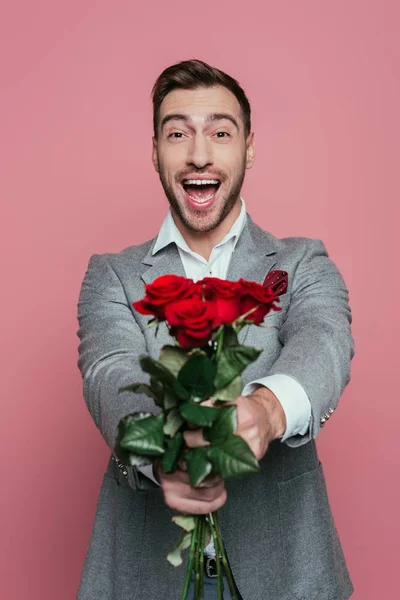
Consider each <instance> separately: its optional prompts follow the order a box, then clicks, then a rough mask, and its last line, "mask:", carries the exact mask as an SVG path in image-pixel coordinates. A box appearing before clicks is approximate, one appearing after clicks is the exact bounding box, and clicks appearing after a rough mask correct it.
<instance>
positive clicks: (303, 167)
mask: <svg viewBox="0 0 400 600" xmlns="http://www.w3.org/2000/svg"><path fill="white" fill-rule="evenodd" d="M399 16H400V10H399V4H398V3H397V2H396V0H393V2H390V1H382V0H375V1H369V2H366V1H363V0H357V1H356V0H355V1H349V0H340V1H339V0H335V2H321V1H319V0H318V1H317V0H315V1H302V2H287V1H282V0H280V2H272V1H270V0H268V1H265V0H263V1H262V2H261V1H259V2H254V1H251V0H250V1H248V2H246V3H244V4H243V3H242V2H236V1H232V0H230V1H229V2H228V1H217V2H216V1H215V0H213V1H212V2H210V1H209V0H207V1H205V2H201V3H198V4H197V5H195V4H188V3H187V2H183V1H182V0H172V1H170V2H164V3H162V2H159V3H157V5H156V4H155V3H151V2H147V3H138V2H134V1H133V0H132V1H131V2H128V1H126V0H120V1H118V2H105V1H99V0H97V1H96V2H87V1H82V0H80V1H79V2H77V1H76V0H75V1H69V2H50V1H45V0H42V1H39V0H38V1H36V2H29V1H25V2H22V1H21V0H14V1H13V2H9V3H8V7H7V9H6V14H5V15H4V14H3V15H2V17H1V18H0V22H1V29H2V31H1V32H0V44H1V52H0V61H1V67H2V68H1V80H0V81H1V94H0V102H1V111H0V119H1V121H2V123H1V128H0V131H1V134H0V136H1V160H0V169H1V178H0V180H1V184H0V185H1V188H2V189H1V196H0V197H1V201H2V219H1V221H2V226H3V233H2V235H1V236H0V240H1V244H2V250H1V260H2V267H1V271H2V273H1V281H2V294H1V302H2V304H4V306H2V310H1V315H2V317H3V318H4V323H3V325H2V337H3V340H4V341H3V342H2V344H1V352H2V357H1V365H2V367H3V368H4V374H3V376H2V387H3V389H2V403H3V408H2V411H1V414H2V420H1V422H2V433H1V437H0V439H1V444H2V446H3V448H2V458H3V472H2V480H3V483H2V491H1V503H2V507H1V513H0V514H1V520H2V523H1V552H2V556H1V557H0V569H1V570H2V573H1V587H2V593H1V597H2V598H4V599H7V600H21V599H22V598H24V599H25V598H29V600H47V599H48V600H53V599H54V598H57V599H58V600H71V598H74V597H75V595H76V590H77V587H78V583H79V579H80V574H81V569H82V565H83V561H84V558H85V553H86V548H87V544H88V542H89V536H90V532H91V527H92V522H93V517H94V511H95V505H96V500H97V495H98V492H99V486H100V483H101V478H102V474H103V472H104V470H105V465H106V461H107V458H108V455H109V451H108V449H107V447H106V445H105V443H104V442H103V440H102V438H101V436H100V434H99V432H98V431H97V429H96V428H95V425H94V423H93V421H92V420H91V417H90V415H89V413H88V411H87V409H86V406H85V404H84V400H83V397H82V387H81V386H82V384H81V378H80V374H79V371H78V368H77V365H76V360H77V345H78V338H77V336H76V330H77V320H76V303H77V299H78V294H79V289H80V284H81V281H82V278H83V276H84V273H85V270H86V266H87V263H88V260H89V257H90V255H91V254H93V253H101V252H110V251H111V252H112V251H119V250H121V249H122V248H124V247H126V246H128V245H131V244H135V243H139V242H142V241H144V240H146V239H148V238H150V237H153V236H154V235H155V234H156V232H157V229H158V227H159V225H160V223H161V220H162V218H163V216H164V214H165V211H166V208H167V201H166V199H165V198H164V196H163V192H162V189H161V186H160V183H159V181H158V177H157V175H156V174H155V172H154V171H153V167H152V165H151V161H150V151H151V135H152V129H151V105H150V98H149V94H150V90H151V86H152V84H153V82H154V80H155V79H156V77H157V76H158V74H159V73H160V72H161V71H162V69H164V68H165V67H167V66H168V65H170V64H172V63H174V62H177V61H179V60H183V59H188V58H201V59H203V60H205V61H207V62H209V63H211V64H212V65H215V66H217V67H219V68H221V69H223V70H226V71H227V72H228V73H230V74H232V75H233V76H234V77H236V78H238V79H239V81H240V83H241V84H242V85H243V87H244V89H245V90H246V92H247V94H248V96H249V98H250V101H251V103H252V108H253V129H254V131H255V135H256V144H257V158H256V163H255V166H254V168H253V169H252V171H250V172H248V175H247V179H246V184H245V189H244V191H243V196H244V198H245V200H246V202H247V205H248V209H249V212H250V213H251V215H252V216H253V218H254V219H255V221H256V222H257V223H258V224H260V225H261V226H262V227H264V228H265V229H268V230H270V231H272V232H273V233H274V234H275V235H277V236H281V237H283V236H291V235H302V236H309V237H316V238H322V239H323V240H324V242H325V243H326V245H327V247H328V250H329V252H330V255H331V257H332V258H333V259H334V261H335V262H336V263H337V265H338V266H339V268H340V269H341V271H342V273H343V275H344V277H345V280H346V283H347V285H348V287H349V289H350V300H351V306H352V309H353V314H354V335H355V338H356V357H355V359H354V361H353V371H352V382H351V384H350V386H349V387H348V388H347V389H346V391H345V393H344V394H343V397H342V401H341V405H340V408H339V410H338V411H336V412H335V414H334V416H333V417H332V419H331V420H330V421H329V423H328V424H327V426H326V427H325V429H324V430H323V432H322V433H321V435H320V437H319V439H318V447H319V451H320V456H321V459H322V462H323V464H324V468H325V473H326V477H327V484H328V491H329V495H330V500H331V504H332V509H333V512H334V516H335V519H336V523H337V527H338V529H339V533H340V536H341V539H342V543H343V547H344V551H345V555H346V558H347V561H348V566H349V569H350V572H351V576H352V579H353V582H354V585H355V587H356V593H355V594H354V596H353V597H354V598H355V599H356V600H377V599H378V598H379V599H380V598H385V599H387V600H392V599H394V598H395V597H397V593H398V577H397V575H398V573H397V571H398V560H399V546H398V540H399V534H400V529H399V518H398V509H399V506H400V497H399V479H398V478H399V463H400V461H399V442H398V431H399V425H398V422H399V417H400V409H399V395H398V373H397V371H396V367H397V361H396V354H397V350H398V343H399V337H400V331H399V318H398V314H397V310H396V309H398V298H397V296H396V295H395V287H396V289H397V290H398V283H397V280H398V273H399V270H398V258H399V252H398V239H399V233H398V218H399V216H400V215H399V209H398V205H397V203H398V201H399V191H400V190H399V169H398V164H397V170H396V163H398V156H399V139H400V127H399V125H400V120H399V72H400V64H399V63H400V60H399V50H400V41H399V33H398V32H399ZM395 203H396V204H395ZM395 282H396V283H395ZM4 383H5V389H4Z"/></svg>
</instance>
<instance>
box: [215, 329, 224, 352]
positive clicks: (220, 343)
mask: <svg viewBox="0 0 400 600" xmlns="http://www.w3.org/2000/svg"><path fill="white" fill-rule="evenodd" d="M224 333H225V327H221V331H220V334H219V336H218V344H217V351H216V353H215V358H216V359H217V360H218V358H219V355H220V354H221V352H222V348H223V345H224Z"/></svg>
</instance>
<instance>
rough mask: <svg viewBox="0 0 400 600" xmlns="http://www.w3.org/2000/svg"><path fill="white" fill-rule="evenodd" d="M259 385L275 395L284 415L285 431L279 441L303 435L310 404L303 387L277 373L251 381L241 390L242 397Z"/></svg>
mask: <svg viewBox="0 0 400 600" xmlns="http://www.w3.org/2000/svg"><path fill="white" fill-rule="evenodd" d="M260 385H261V386H264V387H267V388H268V389H270V390H271V392H273V393H274V394H275V396H276V397H277V398H278V400H279V402H280V403H281V405H282V408H283V411H284V413H285V415H286V431H285V433H284V434H283V436H282V437H281V438H280V439H281V441H282V442H284V441H285V440H287V439H288V438H290V437H292V436H294V435H305V434H306V433H307V431H308V428H309V425H310V420H311V403H310V400H309V398H308V396H307V394H306V392H305V391H304V388H303V386H301V385H300V383H299V382H298V381H296V380H295V379H293V377H290V376H289V375H283V374H281V373H278V374H275V375H268V376H267V377H261V378H260V379H255V380H254V381H251V382H250V383H248V384H247V385H245V387H244V388H243V391H242V395H243V396H248V395H249V394H252V393H253V392H254V391H255V390H256V389H258V388H259V387H260Z"/></svg>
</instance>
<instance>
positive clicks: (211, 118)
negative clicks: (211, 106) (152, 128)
mask: <svg viewBox="0 0 400 600" xmlns="http://www.w3.org/2000/svg"><path fill="white" fill-rule="evenodd" d="M224 119H227V120H228V121H230V122H231V123H233V125H234V126H235V127H236V129H237V130H238V131H240V127H239V123H238V122H237V120H236V119H235V117H232V115H230V114H228V113H211V114H209V115H207V116H206V119H205V120H206V123H213V122H215V121H223V120H224ZM169 121H184V122H185V123H191V122H192V119H191V117H190V115H183V114H179V113H178V114H174V115H166V116H165V117H164V118H163V120H162V121H161V129H163V128H164V125H166V124H167V123H168V122H169Z"/></svg>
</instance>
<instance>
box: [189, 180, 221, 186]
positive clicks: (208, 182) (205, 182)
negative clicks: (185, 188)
mask: <svg viewBox="0 0 400 600" xmlns="http://www.w3.org/2000/svg"><path fill="white" fill-rule="evenodd" d="M183 183H184V184H185V185H218V184H219V181H218V179H185V181H184V182H183Z"/></svg>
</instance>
